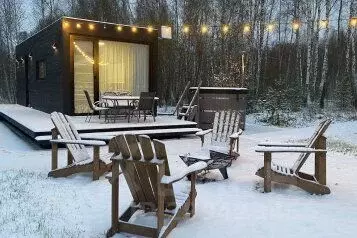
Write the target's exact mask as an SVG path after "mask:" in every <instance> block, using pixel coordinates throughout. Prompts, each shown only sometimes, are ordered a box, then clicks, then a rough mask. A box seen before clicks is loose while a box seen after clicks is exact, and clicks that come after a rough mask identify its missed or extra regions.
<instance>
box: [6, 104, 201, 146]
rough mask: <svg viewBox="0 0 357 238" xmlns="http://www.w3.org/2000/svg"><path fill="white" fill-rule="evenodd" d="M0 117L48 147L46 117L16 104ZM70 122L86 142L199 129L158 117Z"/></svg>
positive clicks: (78, 118) (49, 125)
mask: <svg viewBox="0 0 357 238" xmlns="http://www.w3.org/2000/svg"><path fill="white" fill-rule="evenodd" d="M0 118H1V119H3V120H4V121H6V122H7V123H9V124H11V125H12V126H13V127H15V128H17V129H18V130H20V131H21V132H22V133H24V134H25V135H27V136H29V137H30V138H31V139H32V140H34V141H35V142H37V143H38V144H39V145H41V146H43V147H48V146H49V145H50V143H49V140H50V138H51V129H52V128H53V127H54V126H53V124H52V121H51V119H50V114H48V113H45V112H42V111H38V110H35V109H32V108H28V107H24V106H20V105H17V104H0ZM72 120H73V122H74V124H75V126H76V128H77V129H78V132H79V134H80V135H81V137H83V138H86V139H104V140H106V141H108V140H109V139H110V138H112V137H113V136H115V135H119V134H123V133H128V132H130V133H133V134H136V135H139V134H146V135H149V136H150V137H153V138H172V137H180V136H184V135H190V134H194V133H196V132H197V131H199V130H200V129H198V128H197V123H195V122H189V121H183V120H177V119H176V117H175V116H158V117H157V118H156V122H154V121H153V119H152V117H148V118H147V120H146V122H143V119H141V120H140V122H137V120H136V118H133V120H131V122H130V123H128V122H127V119H125V118H123V119H122V120H117V122H116V123H105V122H104V119H99V118H98V117H97V116H94V117H93V118H92V120H91V122H90V123H88V122H85V116H74V117H72Z"/></svg>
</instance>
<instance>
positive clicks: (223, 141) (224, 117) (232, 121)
mask: <svg viewBox="0 0 357 238" xmlns="http://www.w3.org/2000/svg"><path fill="white" fill-rule="evenodd" d="M239 123H240V113H239V112H238V111H234V110H231V111H218V112H216V113H215V115H214V121H213V128H212V129H208V130H204V131H199V132H197V133H196V135H197V136H199V137H200V138H201V142H202V146H206V147H208V148H211V147H222V149H223V150H225V151H227V152H228V153H229V154H230V155H232V156H234V158H235V159H236V158H237V157H238V156H239V136H240V135H241V134H242V133H243V130H242V129H240V128H239ZM208 134H211V140H210V141H209V144H208V145H206V144H205V137H206V136H207V135H208Z"/></svg>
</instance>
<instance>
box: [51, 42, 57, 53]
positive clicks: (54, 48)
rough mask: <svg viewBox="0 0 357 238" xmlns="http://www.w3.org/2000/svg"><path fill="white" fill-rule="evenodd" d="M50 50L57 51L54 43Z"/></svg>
mask: <svg viewBox="0 0 357 238" xmlns="http://www.w3.org/2000/svg"><path fill="white" fill-rule="evenodd" d="M52 49H53V50H54V51H57V44H56V42H55V43H53V44H52Z"/></svg>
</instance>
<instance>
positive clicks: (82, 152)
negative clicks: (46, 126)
mask: <svg viewBox="0 0 357 238" xmlns="http://www.w3.org/2000/svg"><path fill="white" fill-rule="evenodd" d="M51 120H52V122H53V124H54V125H55V127H56V129H57V131H58V133H59V135H60V136H61V138H62V139H65V140H81V137H80V136H79V134H78V131H77V129H76V128H75V126H74V124H73V123H72V122H71V120H70V118H69V117H68V116H65V115H63V114H62V113H60V112H52V113H51ZM66 147H67V148H68V150H69V151H70V153H71V154H72V156H73V159H74V161H76V162H81V161H84V160H87V159H90V156H89V153H88V151H87V149H86V147H85V146H84V145H77V144H66Z"/></svg>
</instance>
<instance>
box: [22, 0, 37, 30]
mask: <svg viewBox="0 0 357 238" xmlns="http://www.w3.org/2000/svg"><path fill="white" fill-rule="evenodd" d="M31 2H32V0H23V9H24V11H25V16H24V21H23V23H22V26H21V29H22V30H23V31H31V30H32V29H33V27H34V25H35V20H34V17H33V14H32V11H33V9H32V4H31Z"/></svg>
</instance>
